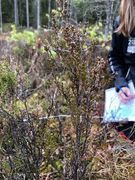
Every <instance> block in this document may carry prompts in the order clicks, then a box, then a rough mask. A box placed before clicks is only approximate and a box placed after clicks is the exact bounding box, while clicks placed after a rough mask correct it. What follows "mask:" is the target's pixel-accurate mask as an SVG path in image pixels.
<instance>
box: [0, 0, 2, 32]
mask: <svg viewBox="0 0 135 180" xmlns="http://www.w3.org/2000/svg"><path fill="white" fill-rule="evenodd" d="M0 33H2V7H1V0H0Z"/></svg>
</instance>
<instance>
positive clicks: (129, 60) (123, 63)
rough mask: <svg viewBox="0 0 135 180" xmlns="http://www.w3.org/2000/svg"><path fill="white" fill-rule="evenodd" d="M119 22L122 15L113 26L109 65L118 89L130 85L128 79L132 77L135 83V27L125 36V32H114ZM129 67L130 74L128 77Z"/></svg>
mask: <svg viewBox="0 0 135 180" xmlns="http://www.w3.org/2000/svg"><path fill="white" fill-rule="evenodd" d="M119 23H120V17H117V18H116V20H115V22H114V26H113V34H112V42H111V50H110V52H109V65H110V69H111V73H112V74H113V75H114V78H115V86H116V90H117V91H118V87H124V86H127V87H128V83H127V81H128V80H129V79H132V80H133V83H134V85H135V28H134V29H133V31H132V32H131V34H130V37H125V36H124V35H123V34H118V33H116V32H114V31H115V30H116V29H117V27H118V26H119ZM129 67H130V71H129V75H128V77H127V78H126V74H127V72H128V70H129Z"/></svg>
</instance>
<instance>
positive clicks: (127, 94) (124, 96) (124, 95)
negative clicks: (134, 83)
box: [118, 87, 135, 104]
mask: <svg viewBox="0 0 135 180" xmlns="http://www.w3.org/2000/svg"><path fill="white" fill-rule="evenodd" d="M118 96H119V99H120V101H121V102H122V103H125V104H126V103H127V102H128V101H129V100H131V99H133V98H134V97H135V96H134V95H133V94H132V93H131V91H130V89H129V88H128V87H122V88H121V89H120V90H119V92H118Z"/></svg>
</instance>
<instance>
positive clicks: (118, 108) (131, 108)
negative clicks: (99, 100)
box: [103, 81, 135, 122]
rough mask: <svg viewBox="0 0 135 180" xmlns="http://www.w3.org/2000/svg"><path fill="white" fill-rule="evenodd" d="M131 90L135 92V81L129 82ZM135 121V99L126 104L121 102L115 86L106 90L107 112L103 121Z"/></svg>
mask: <svg viewBox="0 0 135 180" xmlns="http://www.w3.org/2000/svg"><path fill="white" fill-rule="evenodd" d="M128 85H129V88H130V91H131V92H132V93H133V94H135V88H134V85H133V82H132V81H130V82H129V84H128ZM120 121H135V99H133V100H130V101H129V102H128V103H126V104H124V103H122V102H120V100H119V98H118V93H117V92H116V90H115V88H110V89H107V90H106V91H105V112H104V117H103V122H120Z"/></svg>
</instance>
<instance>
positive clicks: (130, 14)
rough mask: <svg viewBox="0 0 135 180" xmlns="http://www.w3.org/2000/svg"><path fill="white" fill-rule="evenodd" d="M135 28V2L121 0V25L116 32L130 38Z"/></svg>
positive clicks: (133, 0)
mask: <svg viewBox="0 0 135 180" xmlns="http://www.w3.org/2000/svg"><path fill="white" fill-rule="evenodd" d="M134 27H135V0H121V4H120V25H119V27H118V28H117V29H116V31H115V32H117V33H122V34H123V35H124V36H126V37H128V36H130V33H131V32H132V30H133V28H134Z"/></svg>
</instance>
